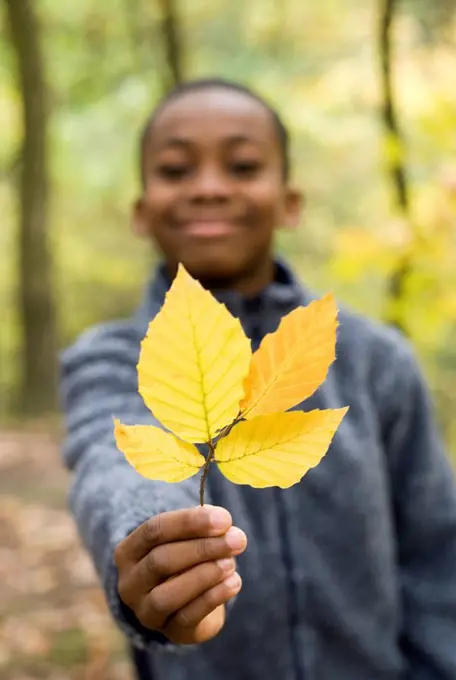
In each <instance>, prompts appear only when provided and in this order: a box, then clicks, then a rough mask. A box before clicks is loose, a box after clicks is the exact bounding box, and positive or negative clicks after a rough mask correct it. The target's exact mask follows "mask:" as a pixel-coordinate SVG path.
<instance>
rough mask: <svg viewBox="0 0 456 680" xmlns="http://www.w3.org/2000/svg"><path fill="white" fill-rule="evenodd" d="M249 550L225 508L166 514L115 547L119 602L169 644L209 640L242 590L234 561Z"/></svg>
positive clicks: (147, 523) (196, 509) (217, 630)
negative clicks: (231, 600)
mask: <svg viewBox="0 0 456 680" xmlns="http://www.w3.org/2000/svg"><path fill="white" fill-rule="evenodd" d="M246 546H247V537H246V535H245V534H244V532H243V531H241V529H238V528H237V527H233V526H232V519H231V515H230V513H229V512H228V511H227V510H225V509H224V508H219V507H215V506H211V505H205V506H203V507H197V508H192V509H189V510H177V511H173V512H164V513H162V514H160V515H157V516H156V517H152V518H151V519H149V520H147V521H146V522H144V523H143V524H142V525H141V526H140V527H138V528H137V529H136V530H135V531H134V532H133V533H131V534H130V536H128V537H127V538H126V539H124V540H123V541H122V542H121V543H120V544H119V545H118V546H117V549H116V551H115V555H114V559H115V563H116V565H117V568H118V572H119V580H118V589H119V595H120V598H121V600H122V601H123V602H124V603H125V604H126V605H127V606H128V607H130V609H132V610H133V612H134V613H135V615H136V617H137V619H138V620H139V621H140V623H142V625H143V626H146V627H147V628H149V629H151V630H155V631H159V632H161V633H163V634H164V635H165V636H166V637H167V638H168V639H169V640H171V642H174V643H176V644H194V643H200V642H205V641H206V640H210V639H211V638H213V637H214V636H215V635H217V633H219V631H220V630H221V629H222V627H223V625H224V623H225V603H226V602H228V600H230V599H231V598H232V597H233V596H234V595H236V593H238V592H239V590H240V589H241V585H242V584H241V578H240V576H239V575H238V574H237V573H236V571H235V561H234V559H233V557H234V556H235V555H239V554H240V553H242V552H243V551H244V550H245V548H246Z"/></svg>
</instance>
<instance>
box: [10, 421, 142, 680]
mask: <svg viewBox="0 0 456 680" xmlns="http://www.w3.org/2000/svg"><path fill="white" fill-rule="evenodd" d="M67 489H68V475H67V473H66V471H65V470H64V469H63V466H62V463H61V459H60V456H59V435H58V433H57V430H56V428H55V427H52V428H50V427H49V426H48V425H43V424H36V425H28V426H27V428H26V429H24V428H20V429H19V428H7V429H2V430H0V680H132V673H131V670H130V667H129V663H128V660H127V657H126V655H125V646H124V644H123V640H122V637H121V635H120V633H119V632H118V630H117V629H116V627H115V625H114V624H113V622H112V620H111V617H110V615H109V612H108V610H107V607H106V605H105V602H104V598H103V595H102V592H101V590H100V588H99V586H98V582H97V578H96V575H95V573H94V569H93V567H92V564H91V562H90V560H89V558H88V556H87V555H86V553H85V552H84V550H83V548H82V546H81V543H80V541H79V539H78V536H77V533H76V528H75V525H74V523H73V520H72V518H71V517H70V515H69V513H68V511H67Z"/></svg>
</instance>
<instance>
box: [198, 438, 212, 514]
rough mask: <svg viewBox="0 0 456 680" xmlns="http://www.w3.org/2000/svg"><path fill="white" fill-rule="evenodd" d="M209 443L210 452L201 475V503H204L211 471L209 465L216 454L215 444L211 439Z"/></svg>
mask: <svg viewBox="0 0 456 680" xmlns="http://www.w3.org/2000/svg"><path fill="white" fill-rule="evenodd" d="M207 445H208V447H209V453H208V454H207V458H206V462H205V463H204V467H203V474H202V475H201V483H200V505H204V486H205V484H206V477H207V473H208V472H209V466H210V464H211V463H212V461H213V460H214V454H215V446H214V444H213V443H212V442H211V441H210V442H207Z"/></svg>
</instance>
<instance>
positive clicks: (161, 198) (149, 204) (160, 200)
mask: <svg viewBox="0 0 456 680" xmlns="http://www.w3.org/2000/svg"><path fill="white" fill-rule="evenodd" d="M175 201H176V191H175V189H173V187H169V186H163V185H161V184H150V185H149V186H148V187H147V193H146V195H145V205H146V209H147V212H148V214H149V216H150V217H151V218H155V219H157V218H159V217H161V216H162V215H165V214H166V212H167V211H168V210H169V208H170V206H172V205H173V204H174V203H175Z"/></svg>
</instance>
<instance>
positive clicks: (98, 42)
mask: <svg viewBox="0 0 456 680" xmlns="http://www.w3.org/2000/svg"><path fill="white" fill-rule="evenodd" d="M214 75H217V76H224V77H228V78H232V79H236V80H239V81H241V82H243V83H245V84H247V85H249V86H253V87H254V88H255V89H256V90H258V91H259V93H260V94H262V95H264V96H265V97H266V98H267V99H269V100H270V102H271V103H272V104H273V105H275V106H277V107H278V108H279V109H280V110H281V111H282V113H283V115H284V119H285V121H286V123H287V124H288V125H289V126H290V129H291V132H292V137H293V158H294V164H295V172H294V180H295V181H296V182H297V183H299V184H300V185H301V186H302V187H303V188H304V189H305V191H306V193H307V209H306V211H305V215H304V218H303V221H302V225H301V228H300V230H299V231H298V233H297V234H294V235H291V234H283V235H281V236H280V239H279V243H278V247H279V249H280V251H281V252H282V253H284V254H286V255H287V256H288V257H289V258H290V259H291V260H292V261H293V263H294V265H295V267H296V268H297V270H298V271H299V273H300V275H301V276H302V278H303V279H304V280H305V281H306V283H307V284H308V285H310V286H312V287H313V288H315V289H316V290H318V291H320V292H322V293H323V292H326V291H329V290H331V291H334V292H335V293H336V295H337V296H338V297H339V299H340V300H342V301H344V302H346V303H348V304H350V305H351V306H353V307H354V308H355V309H356V310H359V311H361V312H363V313H366V314H367V315H369V316H372V317H375V318H378V319H382V320H384V321H387V322H388V323H393V324H395V325H397V326H398V327H400V328H401V329H402V330H403V331H404V333H406V334H407V335H408V336H409V338H410V340H411V341H412V343H413V345H414V347H415V348H416V351H417V353H418V355H419V357H420V359H421V361H422V366H423V370H424V371H425V373H426V376H427V377H428V380H429V383H430V385H431V387H432V391H433V395H434V398H435V404H436V413H437V417H438V419H439V423H440V426H441V428H442V432H443V434H444V437H445V440H446V442H447V445H448V450H449V451H450V452H453V453H456V418H455V415H454V414H455V412H456V87H455V84H456V0H438V2H436V0H364V1H363V2H360V1H359V0H344V1H343V2H340V1H339V0H319V2H316V3H315V2H303V0H250V2H248V3H247V2H245V1H244V0H230V2H226V1H224V0H210V1H209V0H98V2H95V1H94V0H78V1H77V2H69V1H65V0H0V214H1V216H2V217H1V220H2V221H1V227H0V307H1V310H2V319H1V323H0V420H1V421H2V422H4V424H5V426H4V429H3V431H2V432H0V492H1V493H2V495H3V500H2V502H1V503H0V519H1V522H0V525H1V527H2V528H1V529H0V539H1V547H0V552H1V551H2V552H1V555H0V557H1V558H2V559H3V563H2V564H3V565H6V566H3V567H0V576H1V578H0V582H1V584H2V585H0V600H1V601H2V603H3V602H6V603H7V605H6V609H5V611H4V612H3V610H0V617H1V618H0V625H2V626H3V629H2V630H3V634H4V635H3V638H2V636H1V635H0V678H2V679H3V678H8V680H10V678H11V679H12V678H14V680H23V679H24V678H30V677H33V678H35V677H39V678H41V677H42V678H52V680H64V679H65V678H70V677H71V678H73V677H74V678H76V677H77V678H89V677H90V678H91V677H97V678H99V679H100V678H103V677H106V678H108V677H109V678H113V679H114V678H116V677H119V678H121V677H122V678H125V677H127V675H123V674H122V673H125V672H126V671H125V668H124V667H121V666H118V664H117V660H116V659H117V657H116V656H115V650H116V649H117V647H118V645H119V641H118V639H117V638H116V637H115V636H114V639H115V640H116V642H115V643H113V642H112V640H111V637H110V636H111V634H113V635H115V634H114V633H112V629H111V627H110V625H109V623H108V622H109V618H107V615H106V613H105V611H104V609H103V604H102V602H101V603H100V601H99V593H98V591H97V588H96V585H95V581H94V579H93V574H92V572H91V570H90V565H88V563H87V562H84V559H85V558H84V556H83V555H82V554H81V553H80V552H79V547H78V544H77V539H76V537H75V536H74V531H73V528H72V525H71V521H69V519H68V518H67V517H66V515H65V514H64V511H63V509H62V508H64V504H65V486H66V479H65V477H64V474H63V472H62V471H61V470H60V468H59V465H60V463H59V457H58V445H57V443H56V442H57V441H58V437H56V438H54V436H53V435H52V434H50V433H49V430H48V429H47V427H46V426H45V425H42V423H43V422H44V423H48V422H49V421H48V416H49V414H52V413H55V412H56V404H57V399H56V382H57V380H56V370H57V369H56V360H55V357H56V352H57V350H58V348H61V347H64V346H66V345H68V344H69V343H70V342H71V341H72V340H73V339H74V338H75V337H76V336H77V335H78V333H80V332H81V330H83V329H84V328H86V327H87V326H88V325H90V324H93V323H96V322H99V321H102V320H105V319H108V318H112V317H117V316H123V315H127V314H129V313H130V312H131V311H132V310H133V309H134V307H135V306H136V304H137V302H138V299H139V296H140V294H141V289H142V287H143V285H144V282H145V279H146V278H147V276H148V273H149V270H150V267H151V263H152V262H153V259H154V255H153V254H152V253H150V252H149V251H148V250H147V248H145V246H144V244H143V243H140V242H138V241H135V239H134V238H133V237H132V235H131V233H130V224H129V209H130V204H131V201H132V200H133V199H134V197H135V196H136V193H137V192H138V190H139V182H138V168H137V165H138V158H137V142H138V135H139V131H140V128H141V126H142V124H143V122H144V120H145V118H146V117H147V115H148V114H149V112H150V110H151V108H152V107H153V106H154V104H155V103H156V102H157V100H158V99H159V97H160V96H161V95H162V94H163V93H164V92H166V90H167V88H169V87H170V86H171V85H172V84H174V83H176V82H179V81H181V80H182V79H186V78H189V77H196V76H214ZM44 418H46V420H43V419H44ZM30 419H32V420H30ZM37 419H38V420H37ZM30 422H31V423H32V425H29V426H28V427H26V428H25V430H24V423H25V424H28V423H30ZM19 425H20V432H19ZM12 428H13V429H12ZM0 500H1V499H0ZM2 532H3V533H2ZM59 532H60V533H59ZM31 533H32V534H33V535H34V536H35V544H34V543H33V541H32V543H30V535H31ZM62 545H63V548H62ZM30 546H32V548H30ZM62 550H63V552H62ZM59 551H60V552H59ZM71 551H74V554H73V553H72V552H71ZM69 555H73V557H72V559H71V564H70V561H69V557H68V556H69ZM5 560H6V561H5ZM8 560H9V562H8ZM65 560H66V561H65ZM78 560H79V561H78ZM19 562H20V563H21V565H22V572H21V571H20V569H19V571H18V566H17V565H18V564H19ZM8 564H9V567H8ZM75 564H76V565H77V566H76V567H75V566H74V565H75ZM2 569H3V570H4V572H2ZM32 574H34V576H33V578H32ZM37 574H38V576H37ZM81 574H82V576H81ZM84 574H85V576H84ZM8 579H9V580H8ZM11 579H12V580H11ZM34 579H35V580H34ZM26 583H27V584H28V585H26ZM30 584H31V585H30ZM2 590H3V591H4V592H3V593H2ZM2 594H3V596H4V597H2ZM5 598H6V599H5ZM75 598H76V599H77V598H80V599H79V600H78V602H79V605H78V604H77V602H76V599H75ZM81 598H82V599H81ZM81 603H83V604H81ZM78 606H79V609H78ZM81 607H82V609H81ZM56 616H57V618H56ZM58 616H60V618H58ZM97 617H98V618H97ZM87 621H88V623H87ZM21 627H22V628H21ZM5 631H6V633H5ZM18 631H19V632H18ZM21 631H22V633H21ZM107 631H111V632H109V633H108V632H107ZM62 636H63V637H62ZM2 640H6V642H3V641H2ZM21 641H22V642H21ZM15 645H16V646H15ZM18 645H19V646H18ZM21 645H22V646H21ZM24 645H25V646H24ZM27 645H28V646H27ZM100 650H101V651H100ZM112 650H114V652H113V653H114V657H115V658H114V661H113V660H112V658H111V651H112ZM119 663H120V662H119ZM81 664H82V665H81ZM110 664H114V665H110ZM119 668H122V669H123V670H121V671H120V670H118V669H119ZM2 669H3V671H4V675H2V672H3V671H2ZM100 669H105V670H104V671H102V670H100ZM106 669H108V670H106ZM103 673H106V675H103ZM116 673H118V675H116Z"/></svg>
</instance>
